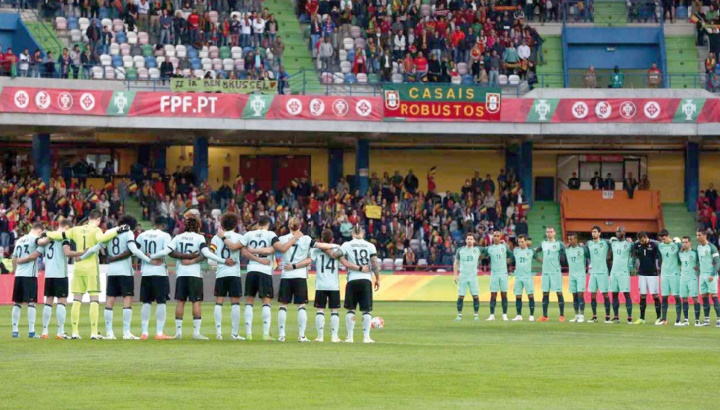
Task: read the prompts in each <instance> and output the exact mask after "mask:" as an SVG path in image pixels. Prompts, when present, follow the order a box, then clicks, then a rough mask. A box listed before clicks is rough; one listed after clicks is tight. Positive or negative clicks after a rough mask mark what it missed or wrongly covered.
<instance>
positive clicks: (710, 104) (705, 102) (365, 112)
mask: <svg viewBox="0 0 720 410" xmlns="http://www.w3.org/2000/svg"><path fill="white" fill-rule="evenodd" d="M389 91H390V92H393V90H389ZM578 92H581V90H578ZM393 95H394V94H392V95H391V96H390V97H392V98H386V99H385V100H384V99H383V98H382V97H346V96H320V95H318V96H314V95H277V96H271V95H259V94H252V95H245V94H219V93H171V92H144V91H101V90H69V89H58V88H26V87H3V88H2V90H0V113H23V114H53V115H93V116H123V117H125V116H127V117H176V118H217V119H222V118H224V119H240V118H246V119H257V120H263V119H274V120H325V121H383V120H387V121H393V120H395V121H397V120H398V119H399V118H400V119H402V120H404V121H423V122H425V121H427V122H442V121H457V122H466V123H472V122H476V121H498V122H502V123H518V124H525V123H529V124H533V123H555V124H557V123H575V124H585V123H636V124H642V123H648V124H654V123H674V124H683V123H684V124H704V123H720V98H707V99H705V98H657V99H651V98H627V99H623V98H610V99H583V98H578V99H573V98H562V99H560V98H534V99H533V98H506V99H503V100H502V103H501V104H502V110H499V105H500V102H499V100H498V101H497V104H495V102H493V101H494V100H493V101H490V102H491V103H492V104H491V105H492V106H493V107H495V108H493V111H495V110H496V109H497V111H495V112H492V113H491V112H490V110H489V109H488V102H487V101H486V102H485V103H482V102H476V101H463V102H456V101H434V100H433V99H432V98H424V97H423V98H419V97H418V98H416V99H412V98H410V97H412V95H411V94H410V93H408V95H409V98H407V99H405V100H403V99H402V98H400V97H402V95H401V94H398V95H397V96H395V97H398V98H400V99H399V100H397V98H395V97H393ZM420 96H421V97H422V95H420ZM394 98H395V99H394ZM396 100H397V101H400V102H402V104H399V103H398V104H395V103H393V102H394V101H396ZM403 101H404V102H403ZM388 102H390V103H391V104H390V108H388V107H387V105H388ZM400 108H402V109H405V110H408V112H406V113H404V114H403V115H399V116H396V114H398V113H395V114H394V113H393V110H396V111H397V110H399V109H400Z"/></svg>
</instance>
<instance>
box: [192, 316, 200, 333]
mask: <svg viewBox="0 0 720 410" xmlns="http://www.w3.org/2000/svg"><path fill="white" fill-rule="evenodd" d="M201 325H202V319H201V318H199V317H196V318H193V335H196V336H200V326H201Z"/></svg>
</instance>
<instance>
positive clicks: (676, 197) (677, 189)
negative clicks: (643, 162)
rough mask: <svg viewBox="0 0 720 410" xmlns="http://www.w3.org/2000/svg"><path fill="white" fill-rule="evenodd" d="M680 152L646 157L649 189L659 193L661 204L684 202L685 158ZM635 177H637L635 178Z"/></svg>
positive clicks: (654, 154)
mask: <svg viewBox="0 0 720 410" xmlns="http://www.w3.org/2000/svg"><path fill="white" fill-rule="evenodd" d="M683 155H684V154H683V153H682V152H660V153H653V154H652V155H648V178H649V179H650V188H651V189H653V190H657V191H660V192H661V193H660V195H661V196H660V200H661V201H662V202H663V203H667V202H674V203H682V202H685V182H684V181H685V158H684V156H683ZM636 177H637V176H636Z"/></svg>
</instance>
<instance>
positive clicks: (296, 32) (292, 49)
mask: <svg viewBox="0 0 720 410" xmlns="http://www.w3.org/2000/svg"><path fill="white" fill-rule="evenodd" d="M263 7H267V8H268V9H269V10H270V12H271V13H273V14H275V19H276V20H277V21H278V34H279V35H280V36H281V37H282V39H283V42H284V43H285V52H284V53H283V66H284V67H285V71H287V73H288V74H290V75H291V78H290V89H291V90H292V92H293V93H300V92H303V89H304V92H305V93H308V94H317V93H320V92H323V93H324V90H325V89H324V87H323V86H322V85H321V84H320V80H319V78H318V75H317V71H316V70H315V65H314V64H313V60H312V54H311V53H310V49H309V47H308V42H307V41H306V39H304V38H303V30H302V27H301V26H300V22H299V21H298V19H297V17H296V16H295V11H294V10H293V3H292V2H290V1H287V0H266V1H265V2H264V3H263ZM303 71H304V74H303V73H302V72H303ZM296 73H299V74H296Z"/></svg>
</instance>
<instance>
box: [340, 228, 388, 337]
mask: <svg viewBox="0 0 720 410" xmlns="http://www.w3.org/2000/svg"><path fill="white" fill-rule="evenodd" d="M364 237H365V230H364V229H363V228H361V227H360V225H355V226H354V227H353V230H352V238H353V239H352V240H351V241H349V242H345V243H344V244H342V246H341V247H340V249H342V251H343V256H342V257H341V258H340V261H343V260H345V261H349V262H350V263H353V264H355V265H358V266H361V267H362V266H370V267H371V269H372V271H373V274H374V275H375V290H376V291H377V290H380V263H379V262H378V259H377V251H376V250H375V245H373V244H371V243H370V242H368V241H366V240H365V239H363V238H364ZM372 302H373V285H372V274H370V273H368V272H362V271H360V270H353V269H349V270H348V282H347V285H345V309H347V311H348V312H347V315H346V316H345V325H346V326H347V332H348V335H347V339H345V342H346V343H352V342H353V331H354V330H355V309H356V308H357V307H358V305H360V310H361V311H362V318H363V343H375V341H373V340H372V339H371V338H370V327H371V326H370V322H371V321H372V315H371V314H370V312H372Z"/></svg>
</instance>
